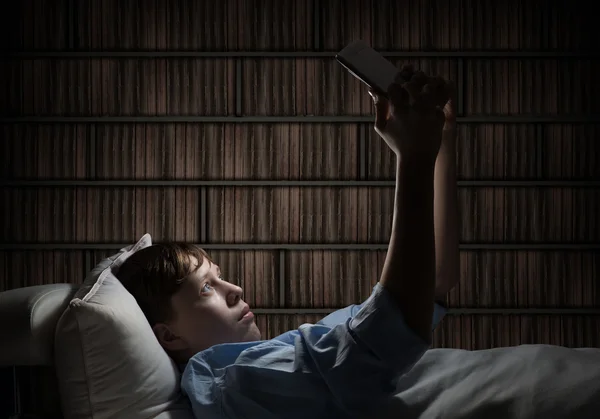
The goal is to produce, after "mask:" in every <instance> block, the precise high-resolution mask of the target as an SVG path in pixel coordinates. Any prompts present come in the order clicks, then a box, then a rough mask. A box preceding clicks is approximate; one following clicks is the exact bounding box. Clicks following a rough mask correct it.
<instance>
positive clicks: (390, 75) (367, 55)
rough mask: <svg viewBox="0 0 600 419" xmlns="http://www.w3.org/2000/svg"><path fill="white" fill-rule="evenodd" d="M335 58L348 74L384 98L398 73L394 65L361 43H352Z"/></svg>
mask: <svg viewBox="0 0 600 419" xmlns="http://www.w3.org/2000/svg"><path fill="white" fill-rule="evenodd" d="M335 58H336V60H338V62H339V63H340V64H341V65H343V66H344V67H346V69H348V71H349V72H350V74H352V75H353V76H354V77H356V78H357V79H359V80H360V81H362V82H363V83H364V84H366V85H367V86H369V87H370V88H371V90H373V91H374V92H376V93H378V94H380V95H383V96H385V97H387V90H388V87H389V86H390V85H391V84H392V83H393V82H394V81H395V79H396V76H397V75H398V73H399V72H400V70H399V69H398V68H396V66H395V65H394V64H392V63H391V62H390V61H388V60H387V59H386V58H385V57H384V56H383V55H381V54H380V53H378V52H377V51H375V50H374V49H373V48H371V47H370V46H369V45H368V44H367V43H365V42H363V41H354V42H352V43H351V44H349V45H348V46H346V47H345V48H344V49H343V50H341V51H340V52H338V53H337V54H336V56H335Z"/></svg>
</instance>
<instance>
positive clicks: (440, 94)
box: [429, 76, 449, 108]
mask: <svg viewBox="0 0 600 419" xmlns="http://www.w3.org/2000/svg"><path fill="white" fill-rule="evenodd" d="M429 84H430V85H431V86H432V88H433V95H434V96H435V105H436V106H439V107H440V108H443V107H444V106H445V105H446V103H447V102H448V99H449V97H448V86H447V83H446V80H444V79H443V78H442V77H439V76H438V77H434V78H432V79H430V82H429Z"/></svg>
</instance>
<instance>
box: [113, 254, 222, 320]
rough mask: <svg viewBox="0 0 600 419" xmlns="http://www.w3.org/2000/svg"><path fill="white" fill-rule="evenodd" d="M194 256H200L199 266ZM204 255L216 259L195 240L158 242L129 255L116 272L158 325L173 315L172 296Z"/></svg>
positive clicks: (147, 317)
mask: <svg viewBox="0 0 600 419" xmlns="http://www.w3.org/2000/svg"><path fill="white" fill-rule="evenodd" d="M192 256H193V257H195V258H196V259H197V260H198V265H197V266H195V267H194V266H193V265H192V262H193V261H192V259H191V257H192ZM204 259H207V260H208V261H209V262H210V263H212V260H211V259H210V257H209V256H208V254H207V253H206V252H205V251H204V250H203V249H202V248H200V247H199V246H197V245H194V244H188V243H160V244H154V245H152V246H149V247H146V248H144V249H141V250H138V251H137V252H135V253H134V254H132V255H131V256H129V257H128V258H127V259H126V260H125V262H123V265H121V267H120V268H119V270H118V271H117V272H116V274H115V275H116V277H117V278H118V279H119V281H121V283H122V284H123V286H124V287H125V288H126V289H127V291H129V292H130V293H131V295H133V297H134V298H135V299H136V301H137V303H138V304H139V306H140V308H141V309H142V311H143V312H144V315H145V316H146V319H147V320H148V322H149V323H150V325H151V326H154V325H155V324H157V323H161V322H166V321H169V320H171V319H172V318H173V309H172V307H171V296H173V294H175V293H176V292H177V290H178V289H179V287H180V286H181V284H182V283H183V281H184V280H185V278H186V277H187V276H188V275H190V274H191V273H193V272H195V271H196V270H197V269H198V268H199V267H200V266H201V265H202V263H203V262H204Z"/></svg>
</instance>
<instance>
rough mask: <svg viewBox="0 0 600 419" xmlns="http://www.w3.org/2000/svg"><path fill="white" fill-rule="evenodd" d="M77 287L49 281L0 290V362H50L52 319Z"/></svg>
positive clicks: (9, 363)
mask: <svg viewBox="0 0 600 419" xmlns="http://www.w3.org/2000/svg"><path fill="white" fill-rule="evenodd" d="M78 288H79V286H78V285H74V284H49V285H36V286H32V287H24V288H16V289H12V290H8V291H4V292H0V319H1V321H0V342H2V344H1V345H0V366H11V365H53V364H54V355H53V354H54V331H55V329H56V323H57V322H58V319H59V318H60V316H61V315H62V313H63V312H64V311H65V309H66V308H67V305H68V304H69V302H70V301H71V299H72V297H73V295H74V294H75V291H77V289H78Z"/></svg>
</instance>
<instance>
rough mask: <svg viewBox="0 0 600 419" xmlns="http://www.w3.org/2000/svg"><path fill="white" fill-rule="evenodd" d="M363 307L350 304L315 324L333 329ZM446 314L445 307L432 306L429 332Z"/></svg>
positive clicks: (435, 304)
mask: <svg viewBox="0 0 600 419" xmlns="http://www.w3.org/2000/svg"><path fill="white" fill-rule="evenodd" d="M378 287H381V285H380V284H377V285H375V287H374V288H373V292H375V291H376V290H377V288H378ZM363 305H364V303H362V304H352V305H349V306H348V307H344V308H342V309H340V310H336V311H334V312H333V313H330V314H328V315H327V316H325V317H323V318H322V319H321V320H320V321H319V322H317V324H322V325H324V326H328V327H335V326H337V325H338V324H342V323H345V322H346V321H347V320H349V319H352V318H353V317H355V316H356V315H357V314H358V312H359V311H360V309H361V308H362V307H363ZM446 313H447V309H446V308H445V307H443V306H442V305H441V304H439V303H434V304H433V319H432V322H431V330H432V331H433V330H435V328H436V327H437V326H438V325H439V324H440V322H441V321H442V319H443V318H444V316H445V315H446Z"/></svg>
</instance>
